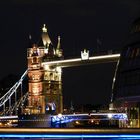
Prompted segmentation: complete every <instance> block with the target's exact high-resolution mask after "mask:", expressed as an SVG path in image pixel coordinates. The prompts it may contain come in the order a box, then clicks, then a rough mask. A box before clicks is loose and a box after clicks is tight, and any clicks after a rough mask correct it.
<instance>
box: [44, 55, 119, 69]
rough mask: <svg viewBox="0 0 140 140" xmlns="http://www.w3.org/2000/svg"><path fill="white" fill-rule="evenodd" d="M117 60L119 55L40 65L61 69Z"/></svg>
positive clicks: (58, 61) (65, 60)
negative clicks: (54, 66)
mask: <svg viewBox="0 0 140 140" xmlns="http://www.w3.org/2000/svg"><path fill="white" fill-rule="evenodd" d="M119 58H120V54H119V53H117V54H108V55H100V56H92V57H89V58H88V59H84V60H82V58H74V59H64V60H57V61H49V62H43V63H42V65H49V66H51V65H52V66H53V65H56V66H60V67H62V68H63V67H72V66H81V65H89V64H98V63H109V62H117V61H118V60H119Z"/></svg>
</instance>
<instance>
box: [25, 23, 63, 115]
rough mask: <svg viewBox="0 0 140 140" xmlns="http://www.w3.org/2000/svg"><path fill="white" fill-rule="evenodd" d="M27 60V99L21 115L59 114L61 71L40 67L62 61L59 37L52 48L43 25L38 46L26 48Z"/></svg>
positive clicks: (49, 67)
mask: <svg viewBox="0 0 140 140" xmlns="http://www.w3.org/2000/svg"><path fill="white" fill-rule="evenodd" d="M27 59H28V79H29V80H28V86H29V89H28V92H29V97H28V105H27V107H26V108H25V109H24V112H23V113H25V114H47V113H48V112H49V113H51V112H56V113H61V112H62V111H63V96H62V80H61V75H62V69H61V67H58V66H49V65H42V63H43V62H48V61H53V60H60V59H63V53H62V49H61V48H60V36H58V43H57V46H56V48H54V46H53V45H52V42H51V39H50V37H49V35H48V31H47V28H46V26H45V24H44V27H43V28H42V36H41V39H40V41H39V44H38V45H35V44H34V45H33V46H32V48H28V50H27Z"/></svg>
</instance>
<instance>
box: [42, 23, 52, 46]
mask: <svg viewBox="0 0 140 140" xmlns="http://www.w3.org/2000/svg"><path fill="white" fill-rule="evenodd" d="M42 42H43V45H44V46H49V44H50V43H51V39H50V37H49V35H48V32H47V28H46V25H45V24H44V26H43V28H42Z"/></svg>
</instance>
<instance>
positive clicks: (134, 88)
mask: <svg viewBox="0 0 140 140" xmlns="http://www.w3.org/2000/svg"><path fill="white" fill-rule="evenodd" d="M112 95H113V96H112V99H111V100H112V102H113V104H114V108H115V109H117V111H119V112H126V113H128V118H129V119H128V127H132V128H134V127H135V128H140V20H136V21H135V22H134V23H133V26H132V28H131V33H130V36H129V39H128V41H127V43H126V45H125V47H124V48H123V50H122V53H121V57H120V61H119V63H118V66H117V71H116V74H115V77H114V80H113V94H112Z"/></svg>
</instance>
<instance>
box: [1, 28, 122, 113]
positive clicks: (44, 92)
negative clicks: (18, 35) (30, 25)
mask: <svg viewBox="0 0 140 140" xmlns="http://www.w3.org/2000/svg"><path fill="white" fill-rule="evenodd" d="M119 58H120V54H118V53H116V54H107V55H99V56H89V52H88V51H86V50H84V51H81V57H79V58H71V59H64V55H63V50H62V49H61V44H60V36H58V43H57V46H56V48H55V47H54V46H53V45H52V42H51V39H50V37H49V35H48V31H47V28H46V26H45V25H44V27H43V28H42V35H41V39H40V42H39V44H34V45H33V46H31V48H28V49H27V60H28V68H27V70H26V71H25V72H24V74H23V75H22V76H21V78H20V79H19V81H18V82H16V84H15V85H14V86H13V87H12V88H11V89H10V90H9V91H8V92H7V93H6V94H5V95H4V96H3V97H1V98H0V107H2V109H1V112H0V114H1V116H4V115H19V113H20V114H26V115H42V114H44V115H45V114H50V113H56V114H58V113H62V112H63V94H62V69H63V68H65V67H73V66H81V65H91V64H98V63H110V62H117V61H118V60H119ZM26 75H27V76H28V91H27V92H26V93H25V94H23V93H21V97H20V99H17V89H18V88H20V87H22V81H23V80H24V78H25V77H26ZM13 99H14V100H13ZM25 101H26V102H27V103H26V104H25ZM7 106H8V107H7Z"/></svg>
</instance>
